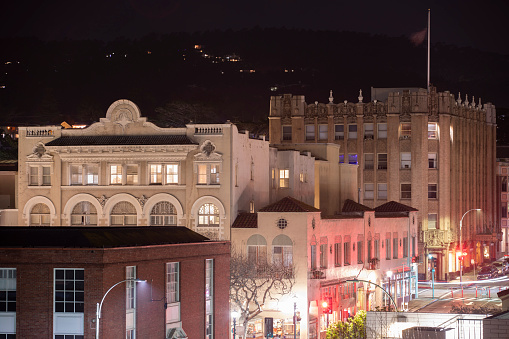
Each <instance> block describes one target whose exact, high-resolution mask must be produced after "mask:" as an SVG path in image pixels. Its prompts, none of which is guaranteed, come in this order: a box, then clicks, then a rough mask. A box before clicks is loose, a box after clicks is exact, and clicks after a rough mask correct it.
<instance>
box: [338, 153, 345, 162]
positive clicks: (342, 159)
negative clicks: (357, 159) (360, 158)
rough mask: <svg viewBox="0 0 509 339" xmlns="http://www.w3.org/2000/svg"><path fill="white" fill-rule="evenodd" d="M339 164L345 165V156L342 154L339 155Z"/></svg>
mask: <svg viewBox="0 0 509 339" xmlns="http://www.w3.org/2000/svg"><path fill="white" fill-rule="evenodd" d="M339 163H340V164H344V163H345V155H344V154H340V155H339Z"/></svg>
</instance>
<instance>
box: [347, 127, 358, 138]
mask: <svg viewBox="0 0 509 339" xmlns="http://www.w3.org/2000/svg"><path fill="white" fill-rule="evenodd" d="M348 139H357V125H348Z"/></svg>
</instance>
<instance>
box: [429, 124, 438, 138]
mask: <svg viewBox="0 0 509 339" xmlns="http://www.w3.org/2000/svg"><path fill="white" fill-rule="evenodd" d="M428 139H438V126H437V123H436V122H429V123H428Z"/></svg>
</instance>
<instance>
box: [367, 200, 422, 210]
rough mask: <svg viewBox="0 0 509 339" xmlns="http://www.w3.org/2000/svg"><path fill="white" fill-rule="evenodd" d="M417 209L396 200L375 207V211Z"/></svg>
mask: <svg viewBox="0 0 509 339" xmlns="http://www.w3.org/2000/svg"><path fill="white" fill-rule="evenodd" d="M415 211H417V209H415V208H413V207H411V206H408V205H404V204H401V203H399V202H396V201H389V202H386V203H385V204H382V205H380V206H378V207H376V208H375V212H376V213H379V212H382V213H397V212H415Z"/></svg>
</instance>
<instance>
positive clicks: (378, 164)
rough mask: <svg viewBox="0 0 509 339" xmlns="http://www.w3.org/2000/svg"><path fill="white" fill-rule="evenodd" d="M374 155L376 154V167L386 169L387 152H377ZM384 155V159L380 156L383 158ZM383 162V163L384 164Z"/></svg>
mask: <svg viewBox="0 0 509 339" xmlns="http://www.w3.org/2000/svg"><path fill="white" fill-rule="evenodd" d="M376 155H377V157H376V160H377V164H376V168H377V169H379V170H386V169H387V153H377V154H376ZM384 155H385V160H384V159H381V158H383V156H384ZM384 164H385V166H384Z"/></svg>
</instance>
